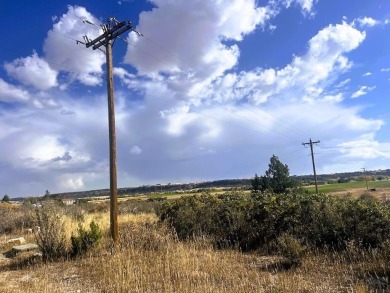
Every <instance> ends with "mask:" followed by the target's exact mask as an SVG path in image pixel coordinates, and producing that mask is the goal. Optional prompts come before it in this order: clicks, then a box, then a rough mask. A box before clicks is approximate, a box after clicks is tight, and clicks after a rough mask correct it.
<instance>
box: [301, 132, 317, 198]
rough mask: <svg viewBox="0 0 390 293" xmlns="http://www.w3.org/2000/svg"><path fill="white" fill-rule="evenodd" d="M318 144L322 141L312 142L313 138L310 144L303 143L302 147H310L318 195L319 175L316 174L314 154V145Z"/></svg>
mask: <svg viewBox="0 0 390 293" xmlns="http://www.w3.org/2000/svg"><path fill="white" fill-rule="evenodd" d="M317 143H320V141H319V140H317V141H311V138H310V141H309V142H303V143H302V145H303V146H306V145H310V151H311V161H312V163H313V172H314V183H315V185H316V193H317V194H318V184H317V173H316V165H315V163H314V153H313V144H317Z"/></svg>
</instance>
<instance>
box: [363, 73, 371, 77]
mask: <svg viewBox="0 0 390 293" xmlns="http://www.w3.org/2000/svg"><path fill="white" fill-rule="evenodd" d="M371 75H372V73H371V72H366V73H365V74H363V76H371Z"/></svg>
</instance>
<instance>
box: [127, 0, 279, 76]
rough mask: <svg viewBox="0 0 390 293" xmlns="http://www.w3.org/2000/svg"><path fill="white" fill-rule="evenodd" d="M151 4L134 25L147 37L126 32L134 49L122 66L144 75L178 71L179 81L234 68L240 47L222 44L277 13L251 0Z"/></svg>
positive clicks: (129, 52)
mask: <svg viewBox="0 0 390 293" xmlns="http://www.w3.org/2000/svg"><path fill="white" fill-rule="evenodd" d="M152 2H153V4H155V5H156V6H157V8H155V9H153V10H152V11H148V12H142V13H141V14H140V21H139V25H138V27H137V29H138V30H139V31H141V32H142V33H143V34H144V35H145V37H144V38H142V37H138V36H136V35H135V34H132V33H131V34H129V37H128V41H129V42H130V43H131V44H133V45H134V46H128V49H127V54H126V56H125V62H127V63H130V64H132V65H134V66H135V67H136V68H138V70H139V71H140V72H141V73H143V74H151V75H153V74H156V73H158V72H170V73H174V72H176V73H179V72H180V73H181V74H182V79H183V80H184V79H188V78H189V77H192V79H194V80H195V79H202V80H205V79H207V78H209V77H215V76H218V75H220V74H221V73H222V72H224V71H225V70H227V69H230V68H232V67H233V66H234V65H235V64H236V62H237V57H238V55H239V51H238V48H237V46H235V45H231V46H228V45H226V44H224V43H223V42H222V41H223V40H235V41H241V40H242V39H243V37H244V36H245V35H247V34H249V33H251V32H253V30H255V29H256V27H257V26H259V25H264V24H265V23H266V22H267V20H268V19H270V18H271V17H272V16H273V15H274V14H275V13H276V11H275V10H274V9H273V7H270V6H265V7H256V2H255V1H253V0H226V1H209V2H207V3H205V2H201V1H191V2H188V1H183V0H177V1H168V2H167V1H157V0H155V1H152ZM172 20H175V21H172ZM156 28H158V29H156ZM189 36H191V37H190V38H189ZM150 40H153V42H150ZM157 44H158V45H157ZM145 54H147V55H148V57H147V58H145ZM194 70H195V71H196V74H194ZM179 77H180V76H179Z"/></svg>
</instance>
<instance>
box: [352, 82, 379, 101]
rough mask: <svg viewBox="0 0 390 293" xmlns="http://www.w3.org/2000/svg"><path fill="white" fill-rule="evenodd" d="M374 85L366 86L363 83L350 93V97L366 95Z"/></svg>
mask: <svg viewBox="0 0 390 293" xmlns="http://www.w3.org/2000/svg"><path fill="white" fill-rule="evenodd" d="M375 88H376V87H375V86H366V85H363V86H361V87H360V88H359V90H357V91H356V92H354V93H353V94H352V95H351V98H352V99H355V98H358V97H360V96H364V95H366V94H367V93H368V92H370V91H372V90H374V89H375Z"/></svg>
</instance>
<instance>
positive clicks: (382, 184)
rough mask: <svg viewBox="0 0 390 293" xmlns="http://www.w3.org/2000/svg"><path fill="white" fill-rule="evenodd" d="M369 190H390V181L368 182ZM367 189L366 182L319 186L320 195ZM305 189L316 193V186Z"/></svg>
mask: <svg viewBox="0 0 390 293" xmlns="http://www.w3.org/2000/svg"><path fill="white" fill-rule="evenodd" d="M367 184H368V188H369V189H371V188H390V181H369V182H367ZM357 188H359V189H362V188H363V189H364V188H365V189H366V188H367V186H366V182H365V181H351V182H346V183H337V184H325V185H318V191H319V192H320V193H333V192H340V191H346V192H348V191H350V190H351V189H357ZM305 189H307V190H309V192H315V186H308V187H305Z"/></svg>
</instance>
